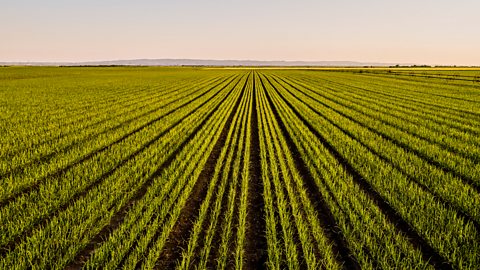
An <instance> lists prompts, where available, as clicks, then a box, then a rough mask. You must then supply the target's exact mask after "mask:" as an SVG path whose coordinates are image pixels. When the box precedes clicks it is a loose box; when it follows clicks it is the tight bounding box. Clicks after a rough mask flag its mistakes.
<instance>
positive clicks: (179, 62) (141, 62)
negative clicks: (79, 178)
mask: <svg viewBox="0 0 480 270" xmlns="http://www.w3.org/2000/svg"><path fill="white" fill-rule="evenodd" d="M0 65H13V66H15V65H17V66H18V65H25V66H290V67H295V66H319V67H320V66H325V67H335V66H336V67H362V66H394V65H402V66H411V65H413V64H405V63H380V62H357V61H284V60H210V59H175V58H160V59H130V60H105V61H79V62H60V61H58V62H48V61H43V62H28V61H26V62H21V61H18V62H0Z"/></svg>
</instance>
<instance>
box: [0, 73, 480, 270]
mask: <svg viewBox="0 0 480 270" xmlns="http://www.w3.org/2000/svg"><path fill="white" fill-rule="evenodd" d="M0 132H1V136H0V143H1V152H0V179H1V180H0V181H1V186H0V269H27V268H33V269H50V268H54V269H79V268H85V269H98V268H105V269H117V268H123V269H138V268H140V269H175V268H178V269H195V268H199V269H233V268H235V269H262V268H268V269H371V268H387V269H395V268H396V269H410V268H422V269H425V268H426V269H479V268H480V255H479V254H480V70H478V69H477V70H476V69H466V70H462V69H450V70H449V69H427V68H418V69H402V68H398V69H293V68H292V69H274V68H271V69H261V68H257V69H249V68H243V69H234V68H232V69H220V68H219V69H212V68H210V69H207V68H189V67H182V68H167V67H68V68H66V67H0Z"/></svg>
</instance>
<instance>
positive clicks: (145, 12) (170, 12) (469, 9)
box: [0, 0, 480, 65]
mask: <svg viewBox="0 0 480 270" xmlns="http://www.w3.org/2000/svg"><path fill="white" fill-rule="evenodd" d="M145 58H149V59H155V58H189V59H238V60H247V59H248V60H303V61H361V62H382V63H414V64H429V65H440V64H443V65H480V1H479V0H397V1H391V0H363V1H358V0H335V1H334V0H328V1H327V0H296V1H291V0H288V1H287V0H196V1H194V0H170V1H167V0H156V1H155V0H137V1H133V0H82V1H78V0H75V1H74V0H44V1H38V0H35V1H34V0H0V62H5V61H74V62H76V61H92V60H118V59H145Z"/></svg>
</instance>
